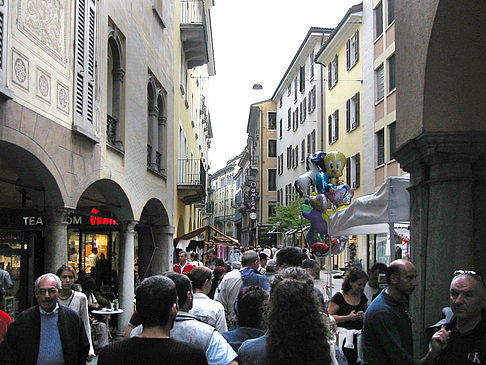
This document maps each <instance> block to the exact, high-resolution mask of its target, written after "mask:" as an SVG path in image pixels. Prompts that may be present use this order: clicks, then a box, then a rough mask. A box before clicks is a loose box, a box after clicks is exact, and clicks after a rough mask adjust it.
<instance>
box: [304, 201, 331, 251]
mask: <svg viewBox="0 0 486 365" xmlns="http://www.w3.org/2000/svg"><path fill="white" fill-rule="evenodd" d="M309 204H310V206H311V207H312V210H310V211H305V210H304V209H303V210H302V216H303V217H304V218H305V219H308V220H310V222H311V223H310V228H309V230H308V231H307V234H306V236H305V239H306V241H307V243H308V244H309V245H310V246H312V245H313V244H314V243H316V242H317V241H319V235H320V236H321V237H324V236H325V235H326V234H327V222H326V221H325V220H324V217H323V213H324V212H325V211H326V209H327V205H328V203H327V199H326V196H325V195H324V194H319V195H313V196H311V197H309Z"/></svg>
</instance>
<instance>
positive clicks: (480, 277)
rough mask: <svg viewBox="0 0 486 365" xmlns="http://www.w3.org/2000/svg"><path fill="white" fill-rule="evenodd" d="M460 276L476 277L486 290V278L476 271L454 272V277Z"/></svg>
mask: <svg viewBox="0 0 486 365" xmlns="http://www.w3.org/2000/svg"><path fill="white" fill-rule="evenodd" d="M458 275H470V276H474V277H475V278H477V279H478V280H479V281H481V283H482V284H483V286H484V287H485V288H486V283H485V282H484V278H483V276H482V275H481V274H480V273H479V271H474V270H462V269H461V270H456V271H454V276H458Z"/></svg>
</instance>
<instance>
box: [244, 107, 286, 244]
mask: <svg viewBox="0 0 486 365" xmlns="http://www.w3.org/2000/svg"><path fill="white" fill-rule="evenodd" d="M246 131H247V133H248V138H247V146H246V150H245V155H244V156H243V157H242V159H241V161H240V167H241V173H240V176H242V183H241V202H239V211H240V213H241V215H242V217H241V222H242V226H241V229H242V232H245V234H244V237H245V239H244V240H243V241H242V243H243V244H244V245H251V246H256V245H260V246H264V245H272V244H275V237H273V236H271V235H268V234H267V233H266V231H267V230H266V229H265V227H267V222H268V218H269V217H271V216H273V215H274V214H275V204H276V203H277V201H276V200H277V184H276V179H277V112H276V106H275V103H274V102H273V101H272V100H266V101H261V102H258V103H253V104H252V105H251V106H250V113H249V116H248V125H247V129H246Z"/></svg>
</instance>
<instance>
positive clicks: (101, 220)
mask: <svg viewBox="0 0 486 365" xmlns="http://www.w3.org/2000/svg"><path fill="white" fill-rule="evenodd" d="M99 212H100V211H99V210H98V209H95V208H93V209H91V214H93V215H90V216H89V223H90V224H91V225H92V226H99V225H104V226H106V225H108V226H117V225H118V222H117V221H116V220H114V219H113V218H107V217H97V216H96V214H98V213H99Z"/></svg>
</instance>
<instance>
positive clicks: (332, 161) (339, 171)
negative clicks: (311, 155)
mask: <svg viewBox="0 0 486 365" xmlns="http://www.w3.org/2000/svg"><path fill="white" fill-rule="evenodd" d="M324 164H325V165H326V174H327V176H329V181H330V183H331V184H334V185H338V184H339V178H340V177H341V176H343V170H344V166H346V156H344V154H343V153H342V152H338V151H331V152H329V153H328V154H327V155H326V157H325V158H324Z"/></svg>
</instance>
